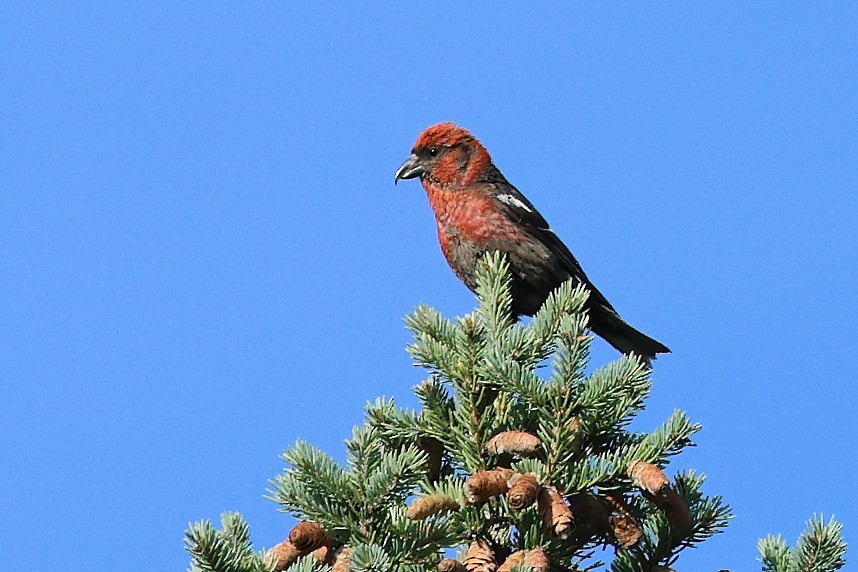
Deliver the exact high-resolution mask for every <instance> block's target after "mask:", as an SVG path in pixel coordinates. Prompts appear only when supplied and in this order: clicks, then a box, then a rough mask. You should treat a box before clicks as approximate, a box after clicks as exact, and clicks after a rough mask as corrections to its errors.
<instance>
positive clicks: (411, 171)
mask: <svg viewBox="0 0 858 572" xmlns="http://www.w3.org/2000/svg"><path fill="white" fill-rule="evenodd" d="M425 172H426V170H425V169H424V168H423V165H421V164H420V158H419V157H417V155H414V154H413V153H412V154H411V156H410V157H409V158H407V159H406V160H405V162H404V163H403V164H402V165H400V166H399V169H397V170H396V177H395V178H394V179H393V184H394V185H395V184H396V183H398V182H399V180H400V179H413V178H414V177H419V176H420V175H422V174H424V173H425Z"/></svg>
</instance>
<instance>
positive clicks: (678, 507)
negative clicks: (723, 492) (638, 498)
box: [628, 461, 691, 529]
mask: <svg viewBox="0 0 858 572" xmlns="http://www.w3.org/2000/svg"><path fill="white" fill-rule="evenodd" d="M628 472H629V476H630V477H631V478H632V480H633V481H634V482H635V484H636V485H637V486H638V487H640V488H641V489H642V492H643V496H644V497H645V498H646V499H647V500H649V501H650V502H652V503H653V504H655V506H657V507H658V508H660V509H661V510H662V511H663V512H664V515H665V516H666V517H667V520H668V521H670V523H671V524H672V525H673V526H675V527H676V528H679V529H685V528H688V527H689V526H691V513H690V512H689V511H688V506H687V505H686V504H685V501H683V500H682V497H680V496H679V495H678V494H677V493H676V491H675V490H673V488H671V486H670V480H668V478H667V475H665V474H664V472H663V471H662V470H661V469H659V468H658V467H656V466H655V465H652V464H650V463H645V462H644V461H632V462H631V463H629V468H628Z"/></svg>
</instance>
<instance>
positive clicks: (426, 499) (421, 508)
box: [405, 495, 461, 520]
mask: <svg viewBox="0 0 858 572" xmlns="http://www.w3.org/2000/svg"><path fill="white" fill-rule="evenodd" d="M459 508H461V507H460V506H459V503H458V502H456V500H455V499H451V498H450V497H448V496H446V495H426V496H423V497H419V498H416V499H414V502H412V503H411V504H410V505H408V510H407V511H406V512H405V516H407V517H408V518H410V519H411V520H423V519H424V518H429V517H430V516H432V515H433V514H438V513H440V512H449V511H456V510H459Z"/></svg>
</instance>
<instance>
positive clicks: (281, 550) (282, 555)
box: [265, 540, 302, 572]
mask: <svg viewBox="0 0 858 572" xmlns="http://www.w3.org/2000/svg"><path fill="white" fill-rule="evenodd" d="M301 556H302V553H301V551H300V550H298V549H297V548H295V545H294V544H292V543H291V542H289V541H288V540H284V541H283V542H281V543H280V544H278V545H277V546H275V547H274V548H272V549H271V550H269V551H268V554H266V555H265V561H266V562H267V563H268V564H269V565H270V566H271V567H272V568H273V569H274V570H275V571H276V572H281V571H282V570H286V569H287V568H289V567H290V566H291V565H292V564H294V563H295V561H296V560H298V558H300V557H301Z"/></svg>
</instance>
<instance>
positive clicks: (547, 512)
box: [537, 487, 575, 538]
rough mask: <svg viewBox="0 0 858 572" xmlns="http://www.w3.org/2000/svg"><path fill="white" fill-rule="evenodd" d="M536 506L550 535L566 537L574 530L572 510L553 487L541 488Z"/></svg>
mask: <svg viewBox="0 0 858 572" xmlns="http://www.w3.org/2000/svg"><path fill="white" fill-rule="evenodd" d="M537 507H538V510H539V514H540V516H542V522H543V523H544V524H545V528H547V529H548V531H549V532H550V533H551V535H552V536H555V537H558V538H566V537H567V536H569V533H570V532H572V530H574V528H575V519H574V516H573V514H572V510H571V509H570V508H569V507H568V506H567V505H566V501H565V500H563V496H562V495H561V494H560V493H558V492H557V489H555V488H554V487H543V488H542V491H541V492H540V493H539V503H538V505H537Z"/></svg>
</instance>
